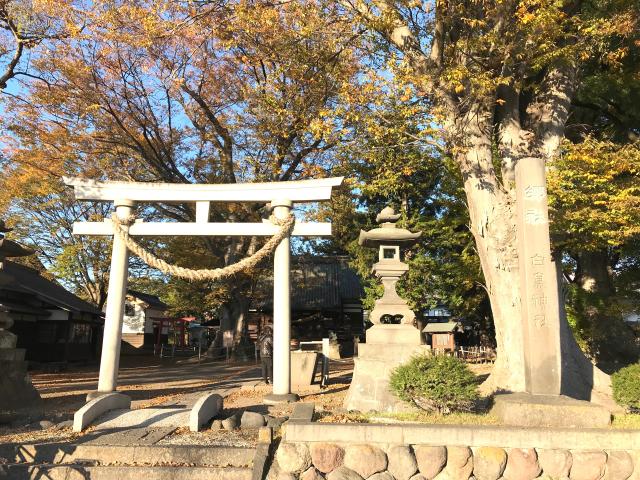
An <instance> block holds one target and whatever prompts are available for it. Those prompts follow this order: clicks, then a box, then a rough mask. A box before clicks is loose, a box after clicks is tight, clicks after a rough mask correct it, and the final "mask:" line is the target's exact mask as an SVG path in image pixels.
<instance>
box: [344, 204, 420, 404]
mask: <svg viewBox="0 0 640 480" xmlns="http://www.w3.org/2000/svg"><path fill="white" fill-rule="evenodd" d="M399 218H400V215H398V214H396V213H395V212H394V211H393V209H392V208H391V207H387V208H385V209H384V210H382V212H380V213H379V214H378V216H377V217H376V221H377V222H378V223H379V224H380V226H379V227H378V228H374V229H373V230H369V231H367V232H365V231H360V239H359V243H360V245H362V246H365V247H376V248H378V251H379V254H378V262H377V263H376V264H375V265H374V266H373V272H374V273H375V275H376V277H378V278H379V279H380V280H381V281H382V285H383V286H384V294H383V296H382V298H380V299H379V300H376V302H375V307H374V309H373V310H372V311H371V313H370V314H369V320H370V321H371V322H372V323H373V326H372V327H371V328H369V329H368V330H367V333H366V335H367V340H366V343H363V344H360V345H359V347H358V358H356V359H355V361H354V362H355V365H354V371H353V380H352V382H351V386H350V387H349V392H348V394H347V398H346V399H345V408H347V409H348V410H359V411H361V412H366V411H370V410H376V411H379V412H398V411H402V410H405V409H407V405H406V404H405V403H403V402H402V401H401V400H400V399H398V398H397V397H396V396H395V395H393V393H391V391H390V390H389V375H390V374H391V371H392V370H393V369H394V368H396V367H397V366H398V365H400V364H401V363H405V362H406V361H408V360H409V359H410V358H411V357H412V356H413V355H416V354H420V353H427V352H428V351H429V347H428V346H426V345H423V344H422V335H421V333H420V330H419V329H418V328H416V326H415V325H414V322H415V318H416V316H415V313H414V312H413V311H412V310H411V309H410V308H409V305H407V302H406V300H405V299H403V298H401V297H400V296H399V295H398V293H397V292H396V284H397V283H398V280H400V278H402V276H403V275H404V274H405V273H406V272H407V271H408V270H409V266H408V265H407V264H406V263H404V262H402V260H401V256H400V253H401V249H402V248H407V247H410V246H412V245H413V244H415V243H416V242H417V241H418V238H420V236H421V235H422V232H417V233H413V232H410V231H409V230H406V229H404V228H399V227H398V226H397V225H396V222H397V221H398V219H399Z"/></svg>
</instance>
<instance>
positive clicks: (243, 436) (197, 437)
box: [156, 428, 258, 448]
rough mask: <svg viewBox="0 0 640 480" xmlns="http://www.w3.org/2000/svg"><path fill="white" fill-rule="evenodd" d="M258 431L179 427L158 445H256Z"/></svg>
mask: <svg viewBox="0 0 640 480" xmlns="http://www.w3.org/2000/svg"><path fill="white" fill-rule="evenodd" d="M257 436H258V434H257V432H256V431H246V430H244V431H243V430H234V431H233V432H228V431H226V430H204V431H202V432H198V433H194V432H190V431H189V429H187V428H179V429H178V430H176V431H175V432H174V433H172V434H171V435H168V436H166V437H164V438H163V439H162V440H160V441H159V442H158V443H157V444H156V445H199V446H200V445H208V446H217V447H251V448H252V447H255V446H256V443H257Z"/></svg>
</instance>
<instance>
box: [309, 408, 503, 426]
mask: <svg viewBox="0 0 640 480" xmlns="http://www.w3.org/2000/svg"><path fill="white" fill-rule="evenodd" d="M317 421H319V422H321V423H423V424H427V425H429V424H431V425H438V424H439V425H498V424H499V422H498V419H497V418H496V417H495V416H493V415H491V414H490V413H472V412H454V413H450V414H449V415H438V414H437V413H432V412H426V411H425V412H422V411H415V412H404V413H380V412H367V413H356V412H348V413H330V412H326V414H324V415H321V416H319V418H318V419H317Z"/></svg>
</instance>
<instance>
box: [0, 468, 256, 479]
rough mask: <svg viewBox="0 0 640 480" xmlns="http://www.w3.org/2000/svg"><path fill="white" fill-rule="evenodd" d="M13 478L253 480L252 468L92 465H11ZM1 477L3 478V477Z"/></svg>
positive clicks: (10, 474) (8, 476) (9, 472)
mask: <svg viewBox="0 0 640 480" xmlns="http://www.w3.org/2000/svg"><path fill="white" fill-rule="evenodd" d="M6 471H7V477H6V478H10V479H16V480H17V479H25V478H33V479H35V478H47V479H50V480H69V479H71V478H90V479H92V480H114V479H118V478H120V479H127V478H153V479H158V480H251V470H249V469H248V468H235V467H233V468H219V467H166V466H162V467H160V466H158V467H145V466H135V467H134V466H90V465H53V466H47V465H38V466H31V465H10V466H8V467H7V468H6ZM0 478H1V477H0Z"/></svg>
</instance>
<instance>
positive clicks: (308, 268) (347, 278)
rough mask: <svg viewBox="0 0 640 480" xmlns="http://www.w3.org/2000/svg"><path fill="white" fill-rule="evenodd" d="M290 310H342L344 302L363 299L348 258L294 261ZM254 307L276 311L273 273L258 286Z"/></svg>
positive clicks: (308, 256) (336, 257)
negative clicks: (274, 307)
mask: <svg viewBox="0 0 640 480" xmlns="http://www.w3.org/2000/svg"><path fill="white" fill-rule="evenodd" d="M291 260H292V261H291V308H292V309H293V310H332V309H339V308H340V306H341V305H342V303H343V302H345V301H359V300H360V299H361V298H362V297H363V296H364V290H363V288H362V284H361V282H360V278H359V277H358V275H357V274H356V272H355V271H354V270H353V269H352V268H351V267H349V259H348V257H342V256H332V257H314V256H310V255H304V256H298V257H293V258H292V259H291ZM258 290H259V293H258V295H257V298H256V302H255V304H256V305H255V307H256V308H260V309H270V308H273V271H272V270H271V271H270V273H269V277H268V278H266V279H265V280H263V281H262V282H261V283H260V286H259V289H258Z"/></svg>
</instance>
